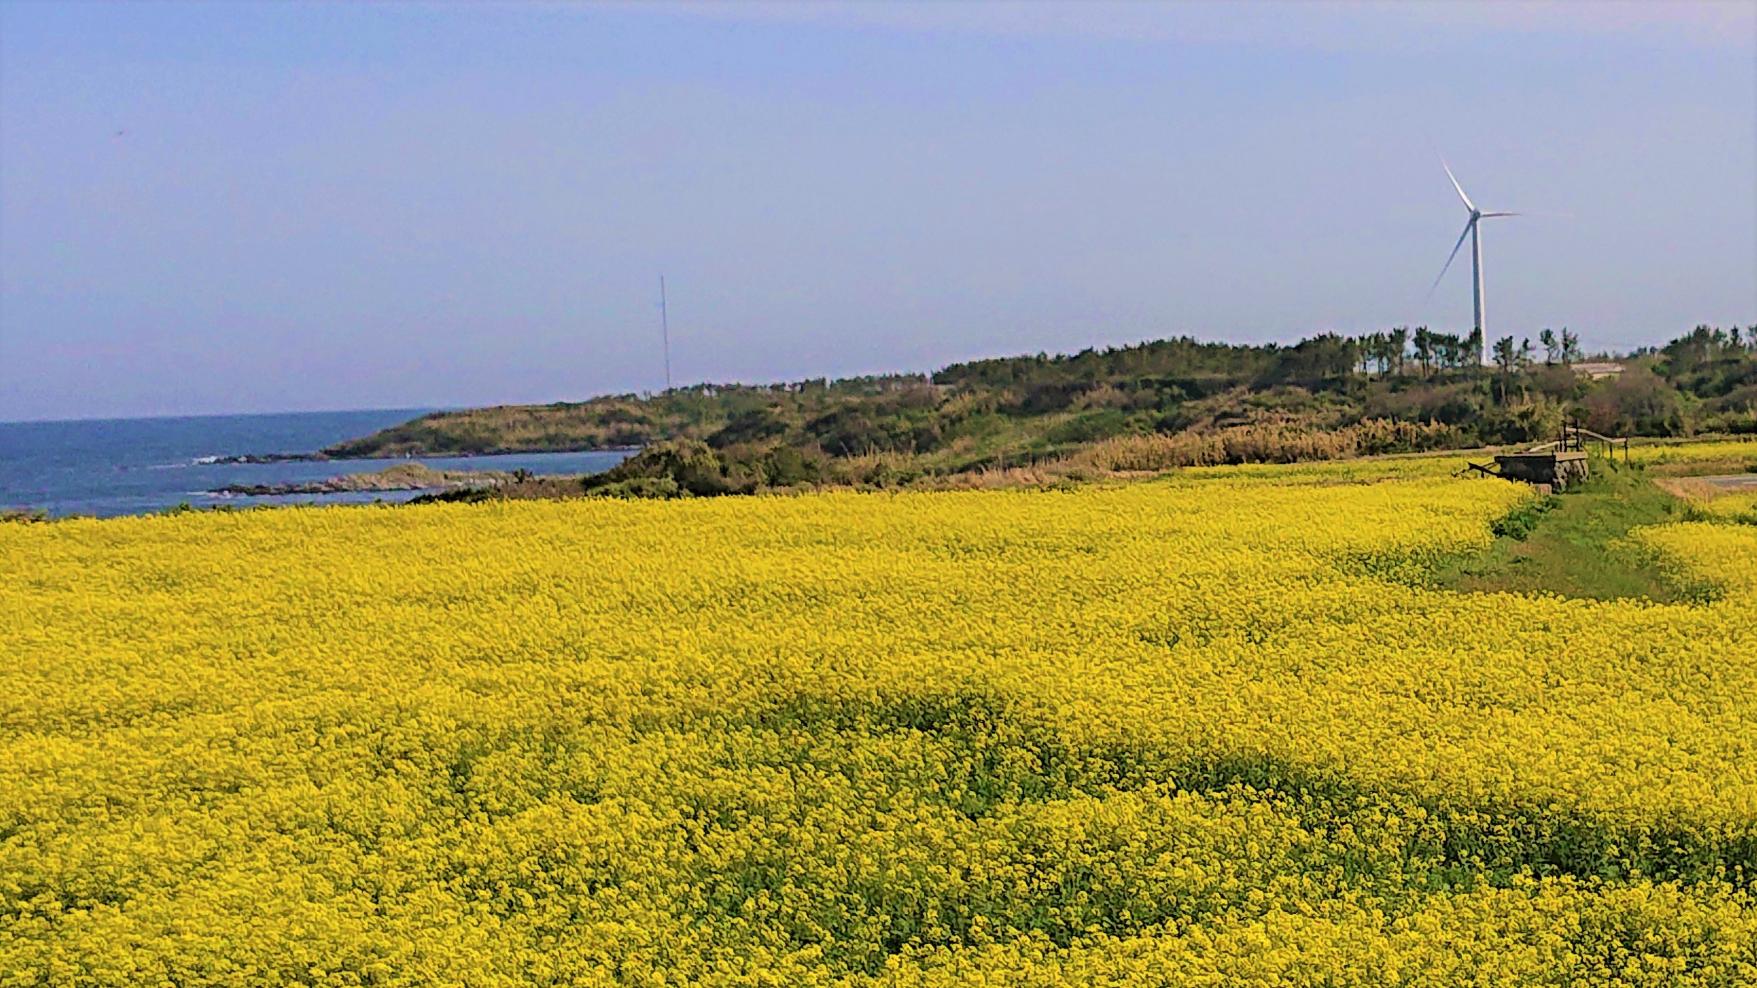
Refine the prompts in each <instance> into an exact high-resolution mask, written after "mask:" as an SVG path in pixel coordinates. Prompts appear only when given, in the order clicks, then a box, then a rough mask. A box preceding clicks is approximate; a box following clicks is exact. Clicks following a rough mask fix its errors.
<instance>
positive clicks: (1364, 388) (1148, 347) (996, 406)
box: [324, 327, 1757, 476]
mask: <svg viewBox="0 0 1757 988" xmlns="http://www.w3.org/2000/svg"><path fill="white" fill-rule="evenodd" d="M1573 347H1574V344H1573V342H1572V337H1571V335H1569V334H1565V342H1564V343H1557V344H1555V345H1552V346H1550V348H1549V351H1550V352H1548V353H1545V354H1544V355H1543V356H1541V357H1540V356H1539V355H1538V351H1537V350H1536V349H1534V348H1532V347H1531V346H1530V345H1529V343H1527V344H1526V345H1524V346H1518V345H1515V343H1514V342H1513V341H1512V340H1511V339H1510V338H1509V339H1505V340H1502V341H1500V343H1498V344H1497V346H1496V351H1497V353H1498V354H1499V356H1500V357H1501V358H1502V359H1501V361H1500V363H1499V364H1498V365H1497V366H1494V367H1479V366H1476V362H1475V359H1474V355H1475V353H1476V352H1477V348H1476V345H1475V342H1474V341H1473V340H1469V339H1459V338H1457V337H1451V336H1445V335H1442V334H1434V333H1429V332H1428V331H1427V330H1426V329H1417V330H1415V331H1414V332H1413V333H1412V332H1408V331H1406V330H1402V329H1399V330H1394V331H1392V332H1389V333H1375V334H1371V335H1368V336H1365V337H1357V338H1346V337H1340V336H1335V335H1324V336H1318V337H1314V338H1312V339H1308V340H1304V341H1302V342H1300V343H1298V344H1296V345H1293V346H1279V345H1267V346H1244V345H1231V344H1222V343H1202V342H1198V341H1196V340H1192V339H1188V338H1183V339H1173V340H1159V341H1153V342H1148V343H1142V344H1139V345H1136V346H1129V347H1122V348H1117V349H1106V350H1086V351H1083V352H1081V353H1078V354H1073V355H1070V356H1053V357H1052V356H1047V355H1044V354H1037V355H1035V356H1023V357H1007V358H997V359H992V360H980V361H974V362H970V363H963V364H954V365H951V366H949V367H945V368H943V369H941V370H939V371H937V372H935V373H933V374H931V375H929V374H897V375H888V376H878V377H863V378H852V379H845V380H836V381H829V380H822V379H819V380H811V381H800V382H794V383H790V384H774V385H710V384H702V385H696V386H693V387H687V388H677V389H673V390H670V391H666V392H664V393H662V394H657V395H611V396H604V397H599V398H594V399H591V400H589V401H583V402H563V403H556V404H552V405H518V406H496V407H492V408H478V409H469V410H464V411H452V412H439V413H434V414H431V415H426V416H422V417H421V418H418V419H415V420H413V421H411V422H407V423H404V424H402V425H399V426H396V427H393V428H390V429H386V430H384V431H382V432H378V433H375V434H373V435H371V436H367V437H364V438H361V439H356V440H352V441H349V442H345V443H341V444H338V445H336V446H333V447H330V448H329V449H327V450H325V451H324V453H325V454H326V455H329V456H333V457H363V456H387V455H390V456H398V455H436V454H457V453H493V452H510V451H521V452H524V451H541V450H578V449H597V448H607V447H626V446H646V445H650V444H652V443H655V442H660V441H666V440H688V441H691V442H694V443H699V444H702V445H704V446H705V447H706V448H707V449H708V450H711V451H712V452H713V455H714V456H715V458H716V459H717V460H719V461H720V462H721V463H722V465H726V464H731V466H730V467H729V468H728V469H727V470H726V471H724V472H726V473H728V474H732V473H738V472H740V471H743V472H744V473H749V474H759V473H762V472H763V470H764V469H766V468H760V467H759V464H760V463H761V462H762V461H764V460H765V459H772V458H773V456H774V454H775V451H776V450H778V449H785V450H789V451H791V452H790V453H788V454H786V457H784V458H786V459H788V461H789V463H788V465H787V467H786V468H785V469H783V470H782V472H784V473H786V472H791V473H803V474H805V475H811V476H817V475H824V474H830V473H837V472H840V473H847V472H848V471H849V470H851V469H854V470H858V468H859V466H860V464H862V463H868V462H870V463H883V464H885V468H886V469H891V470H902V471H906V472H915V473H924V474H955V473H960V472H965V471H970V470H974V469H982V468H993V467H1005V466H1016V465H1020V464H1030V463H1036V462H1041V461H1044V460H1048V459H1059V458H1066V457H1069V456H1084V457H1088V458H1092V459H1094V460H1119V461H1123V465H1122V466H1121V467H1120V468H1126V461H1129V460H1130V459H1131V458H1135V457H1138V456H1140V455H1141V451H1142V450H1143V449H1149V448H1150V449H1151V450H1152V451H1153V455H1154V456H1156V457H1158V458H1159V459H1160V460H1163V458H1164V457H1165V456H1166V455H1168V450H1174V449H1176V450H1183V451H1185V452H1184V453H1180V454H1178V455H1179V456H1182V457H1184V462H1189V463H1225V462H1246V461H1278V460H1295V459H1322V458H1329V457H1334V456H1339V455H1352V454H1355V453H1384V452H1399V451H1414V450H1422V449H1440V448H1454V447H1464V446H1476V445H1483V444H1493V443H1514V442H1523V441H1527V440H1533V439H1540V438H1547V437H1548V436H1551V435H1553V434H1554V433H1555V432H1556V431H1557V429H1558V428H1559V427H1560V426H1561V424H1562V422H1563V420H1564V418H1565V417H1568V416H1575V417H1578V418H1580V419H1581V420H1582V421H1583V422H1584V423H1585V424H1586V425H1587V426H1588V427H1590V428H1593V429H1596V430H1598V431H1600V432H1605V433H1610V434H1618V435H1660V436H1671V435H1684V434H1690V433H1692V432H1694V431H1698V430H1711V431H1722V432H1757V328H1754V329H1753V330H1752V331H1750V332H1749V333H1744V332H1741V331H1740V330H1738V329H1736V328H1735V329H1734V330H1733V331H1732V332H1731V333H1730V334H1729V333H1727V332H1725V331H1722V330H1712V329H1708V328H1707V327H1700V328H1698V329H1697V330H1696V331H1695V332H1693V333H1692V334H1690V335H1689V336H1686V337H1683V338H1681V339H1679V340H1677V341H1674V342H1673V343H1671V344H1669V345H1667V346H1666V347H1664V348H1660V349H1657V350H1652V351H1648V352H1643V353H1638V354H1635V355H1633V356H1631V357H1627V358H1623V360H1622V364H1623V368H1624V369H1623V371H1622V373H1621V375H1620V376H1618V377H1615V378H1609V379H1603V380H1597V381H1595V380H1591V379H1589V378H1588V377H1586V376H1584V375H1582V374H1579V373H1576V372H1575V370H1574V369H1573V367H1572V366H1571V365H1572V364H1573V363H1575V362H1577V361H1578V360H1579V359H1580V355H1579V354H1578V353H1577V352H1575V349H1571V348H1573ZM692 448H693V447H692ZM692 455H693V454H692ZM1108 465H1110V466H1113V467H1114V466H1117V465H1116V464H1108Z"/></svg>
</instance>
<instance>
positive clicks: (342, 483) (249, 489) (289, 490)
mask: <svg viewBox="0 0 1757 988" xmlns="http://www.w3.org/2000/svg"><path fill="white" fill-rule="evenodd" d="M299 458H300V457H283V458H282V462H284V461H285V460H287V459H299ZM304 458H305V459H315V457H304ZM230 462H253V463H263V462H277V461H272V460H260V459H259V460H234V461H230ZM513 479H514V478H513V475H512V474H510V473H504V472H502V471H498V470H435V469H433V468H432V467H429V466H426V465H425V464H421V463H399V464H397V465H396V466H391V467H386V468H384V469H383V470H378V471H375V472H372V473H349V474H342V475H340V476H336V477H327V478H325V479H323V480H306V481H293V482H289V483H281V484H224V485H222V486H220V487H215V488H213V489H211V490H209V491H208V493H209V494H220V495H232V496H243V497H279V496H285V495H290V494H358V493H371V492H375V491H383V492H387V493H388V492H391V491H442V490H456V489H459V488H465V487H498V486H500V485H502V484H505V483H508V482H510V481H512V480H513Z"/></svg>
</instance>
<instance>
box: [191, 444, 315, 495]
mask: <svg viewBox="0 0 1757 988" xmlns="http://www.w3.org/2000/svg"><path fill="white" fill-rule="evenodd" d="M327 459H329V457H328V456H326V455H324V454H322V453H239V454H237V455H234V456H216V457H214V458H213V459H211V460H208V461H207V462H209V463H314V462H317V461H319V460H327ZM293 493H298V492H297V491H294V492H293Z"/></svg>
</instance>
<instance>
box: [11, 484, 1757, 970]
mask: <svg viewBox="0 0 1757 988" xmlns="http://www.w3.org/2000/svg"><path fill="white" fill-rule="evenodd" d="M1457 465H1458V461H1456V460H1454V459H1446V458H1437V459H1410V460H1395V461H1381V462H1377V463H1341V464H1327V465H1321V466H1302V467H1259V468H1236V469H1222V468H1216V469H1206V470H1192V471H1187V472H1185V473H1183V474H1180V475H1177V476H1175V477H1173V478H1170V479H1165V480H1159V481H1152V482H1139V483H1130V484H1117V485H1092V486H1085V487H1081V488H1078V489H1074V490H1066V491H1023V490H1009V491H969V492H942V493H909V494H856V493H834V494H822V495H812V496H801V497H773V498H723V499H716V500H695V501H677V502H616V501H586V500H582V501H570V502H549V503H544V502H512V503H488V504H479V505H430V506H421V507H411V508H395V509H392V508H327V509H289V510H275V511H261V512H240V513H207V514H188V515H178V516H160V517H145V518H131V519H118V520H110V521H68V522H63V523H57V524H51V525H8V526H0V659H3V661H0V985H56V986H62V985H155V986H156V985H208V984H213V985H284V984H321V985H460V986H462V985H469V986H497V985H508V986H511V985H562V984H566V985H617V984H626V985H686V984H688V985H751V986H758V985H762V986H790V985H847V986H880V985H883V986H929V985H944V986H951V985H1009V986H1011V985H1044V986H1049V985H1144V984H1148V985H1150V984H1164V985H1354V984H1359V985H1379V984H1410V985H1414V984H1442V985H1456V984H1470V985H1524V984H1544V985H1597V984H1606V985H1738V984H1751V983H1753V982H1757V903H1754V902H1753V899H1752V891H1751V890H1752V886H1753V881H1754V880H1757V526H1751V525H1737V524H1721V523H1715V522H1713V521H1701V522H1690V523H1684V524H1676V525H1667V526H1663V527H1659V528H1651V529H1643V530H1638V532H1637V533H1636V537H1638V538H1639V539H1641V540H1642V541H1643V542H1645V543H1646V544H1648V545H1649V546H1650V547H1651V549H1652V550H1653V551H1654V552H1656V553H1660V554H1662V555H1663V556H1664V557H1665V558H1666V559H1667V561H1668V564H1669V565H1672V566H1673V567H1674V568H1675V570H1676V572H1677V573H1678V574H1679V575H1680V577H1681V578H1687V579H1691V580H1694V581H1698V582H1699V583H1700V585H1701V586H1702V587H1704V588H1705V590H1704V594H1703V596H1704V599H1705V600H1706V602H1704V603H1695V604H1667V605H1656V604H1650V603H1646V602H1641V601H1610V602H1600V601H1585V600H1571V599H1563V598H1561V597H1555V596H1536V597H1533V596H1519V595H1511V594H1474V595H1472V594H1458V593H1453V592H1447V591H1441V590H1435V589H1428V588H1426V587H1425V585H1424V583H1423V573H1424V572H1425V571H1426V567H1427V566H1428V564H1430V563H1431V562H1432V561H1434V560H1436V559H1438V558H1440V557H1442V556H1445V555H1448V554H1455V553H1459V552H1464V551H1468V550H1470V549H1472V548H1473V547H1477V546H1482V545H1486V544H1487V543H1488V542H1489V541H1490V539H1491V535H1490V525H1491V523H1492V522H1493V521H1494V520H1495V519H1496V518H1497V517H1499V516H1501V515H1503V514H1505V513H1506V512H1508V511H1509V510H1511V509H1513V508H1515V507H1517V506H1518V505H1519V504H1520V503H1521V502H1522V501H1523V499H1525V498H1527V497H1529V496H1530V495H1529V494H1527V493H1526V492H1525V490H1524V489H1523V488H1520V487H1518V486H1515V485H1512V484H1506V483H1501V482H1498V481H1491V480H1481V479H1477V480H1467V479H1457V478H1453V477H1451V476H1450V475H1449V474H1450V471H1451V470H1453V469H1455V468H1456V467H1457Z"/></svg>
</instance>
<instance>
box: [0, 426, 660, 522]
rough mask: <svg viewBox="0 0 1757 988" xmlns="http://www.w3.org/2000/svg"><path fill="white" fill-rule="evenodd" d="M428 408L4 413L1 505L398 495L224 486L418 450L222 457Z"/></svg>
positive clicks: (594, 466) (594, 464)
mask: <svg viewBox="0 0 1757 988" xmlns="http://www.w3.org/2000/svg"><path fill="white" fill-rule="evenodd" d="M423 411H424V410H423V409H393V410H382V409H381V410H376V411H364V412H298V413H288V414H276V415H212V416H195V417H188V418H150V419H89V420H82V421H71V422H0V508H36V509H42V510H46V511H48V512H49V513H50V514H51V515H54V516H58V517H59V516H65V515H96V516H98V517H109V516H113V515H130V514H141V513H144V512H151V511H162V510H164V509H166V508H172V507H176V506H177V505H179V504H189V505H191V506H193V507H198V508H203V507H212V506H214V505H221V504H229V505H237V506H243V505H251V504H288V503H300V504H305V503H311V504H333V503H339V502H370V501H374V500H385V501H396V500H407V499H409V498H412V497H414V496H415V495H416V494H417V493H419V492H416V491H397V492H373V493H349V494H321V495H314V494H301V495H292V496H285V497H246V496H240V495H216V494H209V493H207V492H208V491H209V490H211V489H213V488H217V487H221V486H224V485H226V484H277V483H292V482H299V481H314V480H322V479H324V478H326V477H334V476H337V475H338V474H344V473H364V472H368V471H373V470H382V469H383V468H385V467H387V466H390V465H392V464H394V463H407V462H410V461H409V460H328V461H310V462H306V461H294V462H285V463H215V462H213V461H214V459H215V458H217V457H224V456H239V455H243V454H246V453H254V454H264V453H310V452H314V451H316V450H318V449H321V448H323V447H324V446H328V445H330V444H331V443H336V442H340V441H341V440H344V439H353V438H356V437H359V436H364V435H367V434H368V433H371V432H375V431H377V430H379V429H382V428H385V427H386V426H391V425H396V424H397V423H399V422H405V421H408V420H409V419H411V418H414V417H415V416H417V415H420V414H421V413H422V412H423ZM627 455H628V454H627V453H626V452H620V451H600V452H588V453H519V454H506V455H498V456H471V457H454V456H423V457H417V458H415V462H419V463H425V464H426V465H428V466H430V467H434V468H436V469H453V470H517V469H520V468H523V469H526V470H529V471H530V472H532V473H537V474H557V473H566V474H578V473H596V472H598V471H601V470H607V469H609V468H610V467H612V466H615V465H616V464H617V463H618V462H620V461H621V460H622V459H623V457H625V456H627Z"/></svg>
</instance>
